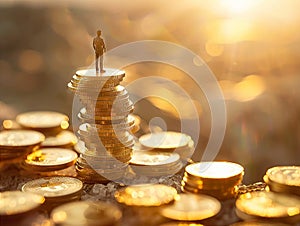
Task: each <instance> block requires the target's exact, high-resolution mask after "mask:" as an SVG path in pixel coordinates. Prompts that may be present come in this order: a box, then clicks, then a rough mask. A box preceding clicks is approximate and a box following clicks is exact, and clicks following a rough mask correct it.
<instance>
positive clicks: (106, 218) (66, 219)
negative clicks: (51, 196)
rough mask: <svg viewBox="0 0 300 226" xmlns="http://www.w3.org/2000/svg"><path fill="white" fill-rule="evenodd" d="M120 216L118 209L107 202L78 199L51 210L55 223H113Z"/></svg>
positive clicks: (104, 225) (99, 225)
mask: <svg viewBox="0 0 300 226" xmlns="http://www.w3.org/2000/svg"><path fill="white" fill-rule="evenodd" d="M121 217H122V212H121V211H120V209H119V208H118V207H117V206H115V205H113V204H110V203H107V202H100V201H98V202H88V201H79V202H72V203H67V204H64V205H61V206H59V207H57V208H55V209H54V210H53V211H52V212H51V219H52V221H53V222H54V223H55V225H86V226H92V225H94V226H95V225H97V226H107V225H115V224H116V223H117V222H118V221H119V220H120V219H121Z"/></svg>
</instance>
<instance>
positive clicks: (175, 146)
mask: <svg viewBox="0 0 300 226" xmlns="http://www.w3.org/2000/svg"><path fill="white" fill-rule="evenodd" d="M139 142H140V144H141V146H142V147H143V148H147V149H149V150H153V151H165V152H176V153H178V154H179V155H180V158H181V159H182V160H183V161H186V160H187V159H189V158H190V157H191V155H192V154H193V152H194V141H193V140H192V138H191V137H190V136H189V135H187V134H184V133H178V132H172V131H164V132H156V133H149V134H145V135H142V136H141V137H140V138H139Z"/></svg>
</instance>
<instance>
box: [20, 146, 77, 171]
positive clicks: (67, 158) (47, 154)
mask: <svg viewBox="0 0 300 226" xmlns="http://www.w3.org/2000/svg"><path fill="white" fill-rule="evenodd" d="M76 159H77V153H76V152H74V151H72V150H69V149H64V148H42V149H39V150H37V151H35V152H33V153H31V154H29V155H28V156H27V159H26V160H25V163H26V164H27V165H28V166H30V167H37V168H38V169H40V170H43V169H47V168H51V170H54V169H61V168H65V167H68V166H71V165H73V163H75V161H76Z"/></svg>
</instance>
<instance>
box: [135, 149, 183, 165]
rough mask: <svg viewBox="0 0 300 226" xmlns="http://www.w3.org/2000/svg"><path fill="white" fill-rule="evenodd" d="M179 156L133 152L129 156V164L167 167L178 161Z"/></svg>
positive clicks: (165, 153)
mask: <svg viewBox="0 0 300 226" xmlns="http://www.w3.org/2000/svg"><path fill="white" fill-rule="evenodd" d="M179 159H180V156H179V155H178V154H176V153H170V152H154V151H153V152H151V151H134V152H133V155H132V156H131V161H130V163H131V164H135V165H145V166H158V165H167V164H171V163H175V162H177V161H179Z"/></svg>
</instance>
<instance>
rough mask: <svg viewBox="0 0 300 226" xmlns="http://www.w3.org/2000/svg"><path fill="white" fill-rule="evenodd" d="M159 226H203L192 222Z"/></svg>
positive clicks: (161, 225)
mask: <svg viewBox="0 0 300 226" xmlns="http://www.w3.org/2000/svg"><path fill="white" fill-rule="evenodd" d="M159 226H204V225H203V224H199V223H192V222H169V223H165V224H160V225H159Z"/></svg>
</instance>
